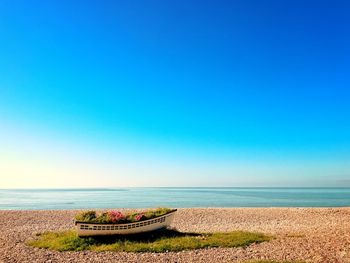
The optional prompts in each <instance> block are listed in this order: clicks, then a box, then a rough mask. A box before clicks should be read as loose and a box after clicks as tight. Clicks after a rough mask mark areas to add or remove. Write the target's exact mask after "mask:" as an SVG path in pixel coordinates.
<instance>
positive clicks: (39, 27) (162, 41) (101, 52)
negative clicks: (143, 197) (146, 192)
mask: <svg viewBox="0 0 350 263" xmlns="http://www.w3.org/2000/svg"><path fill="white" fill-rule="evenodd" d="M349 13H350V2H349V1H346V0H344V1H339V0H335V1H333V0H332V1H330V0H329V1H322V0H321V1H320V0H318V1H312V0H307V1H305V0H303V1H300V0H285V1H279V0H265V1H260V0H239V1H238V0H233V1H199V0H198V1H193V0H186V1H184V0H179V1H161V0H159V1H154V0H150V1H141V0H135V1H127V0H125V1H106V0H104V1H85V0H84V1H79V0H77V1H68V0H59V1H56V0H52V1H36V0H33V1H24V0H23V1H20V0H2V1H0V178H1V180H0V188H62V187H131V186H217V187H220V186H242V187H244V186H258V187H259V186H290V187H293V186H305V187H309V186H315V187H318V186H329V187H334V186H350V16H349Z"/></svg>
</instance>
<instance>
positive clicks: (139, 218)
mask: <svg viewBox="0 0 350 263" xmlns="http://www.w3.org/2000/svg"><path fill="white" fill-rule="evenodd" d="M144 217H145V214H144V213H140V214H137V215H136V216H135V219H136V221H140V220H141V219H143V218H144Z"/></svg>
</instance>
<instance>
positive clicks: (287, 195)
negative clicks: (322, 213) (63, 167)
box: [0, 188, 350, 210]
mask: <svg viewBox="0 0 350 263" xmlns="http://www.w3.org/2000/svg"><path fill="white" fill-rule="evenodd" d="M159 206H167V207H341V206H350V188H120V189H40V190H39V189H30V190H27V189H26V190H0V209H1V210H4V209H79V208H123V207H129V208H136V207H139V208H143V207H159Z"/></svg>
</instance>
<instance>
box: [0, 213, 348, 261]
mask: <svg viewBox="0 0 350 263" xmlns="http://www.w3.org/2000/svg"><path fill="white" fill-rule="evenodd" d="M76 212H77V211H74V210H37V211H14V210H4V211H0V262H1V263H12V262H47V263H50V262H51V263H52V262H101V263H102V262H104V263H106V262H124V263H127V262H245V261H249V260H261V259H268V260H276V261H292V260H293V261H294V260H295V261H296V260H299V261H305V262H317V263H318V262H320V263H332V262H334V263H350V208H189V209H179V210H178V212H177V214H176V217H175V220H174V222H173V224H172V227H174V228H176V229H178V230H179V231H184V232H225V231H234V230H246V231H253V232H261V233H265V234H267V235H272V236H273V237H274V239H273V240H271V241H268V242H263V243H260V244H253V245H250V246H248V247H245V248H210V249H199V250H192V251H182V252H168V253H124V252H123V253H121V252H91V251H82V252H57V251H51V250H46V249H39V248H33V247H29V246H27V245H26V241H27V240H30V239H33V238H35V235H36V234H37V233H41V232H44V231H57V230H67V229H72V228H73V227H74V223H73V218H74V215H75V213H76Z"/></svg>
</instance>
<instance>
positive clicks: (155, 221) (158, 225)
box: [75, 209, 177, 237]
mask: <svg viewBox="0 0 350 263" xmlns="http://www.w3.org/2000/svg"><path fill="white" fill-rule="evenodd" d="M176 211H177V210H176V209H174V210H172V211H170V212H169V213H167V214H165V215H161V216H158V217H155V218H152V219H146V220H142V221H138V222H132V223H124V224H116V223H114V224H111V223H109V224H105V223H88V222H82V221H75V226H76V230H77V233H78V236H80V237H84V236H105V235H130V234H139V233H144V232H151V231H155V230H159V229H162V228H167V227H169V226H170V224H171V223H172V221H173V219H174V215H175V212H176Z"/></svg>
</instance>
